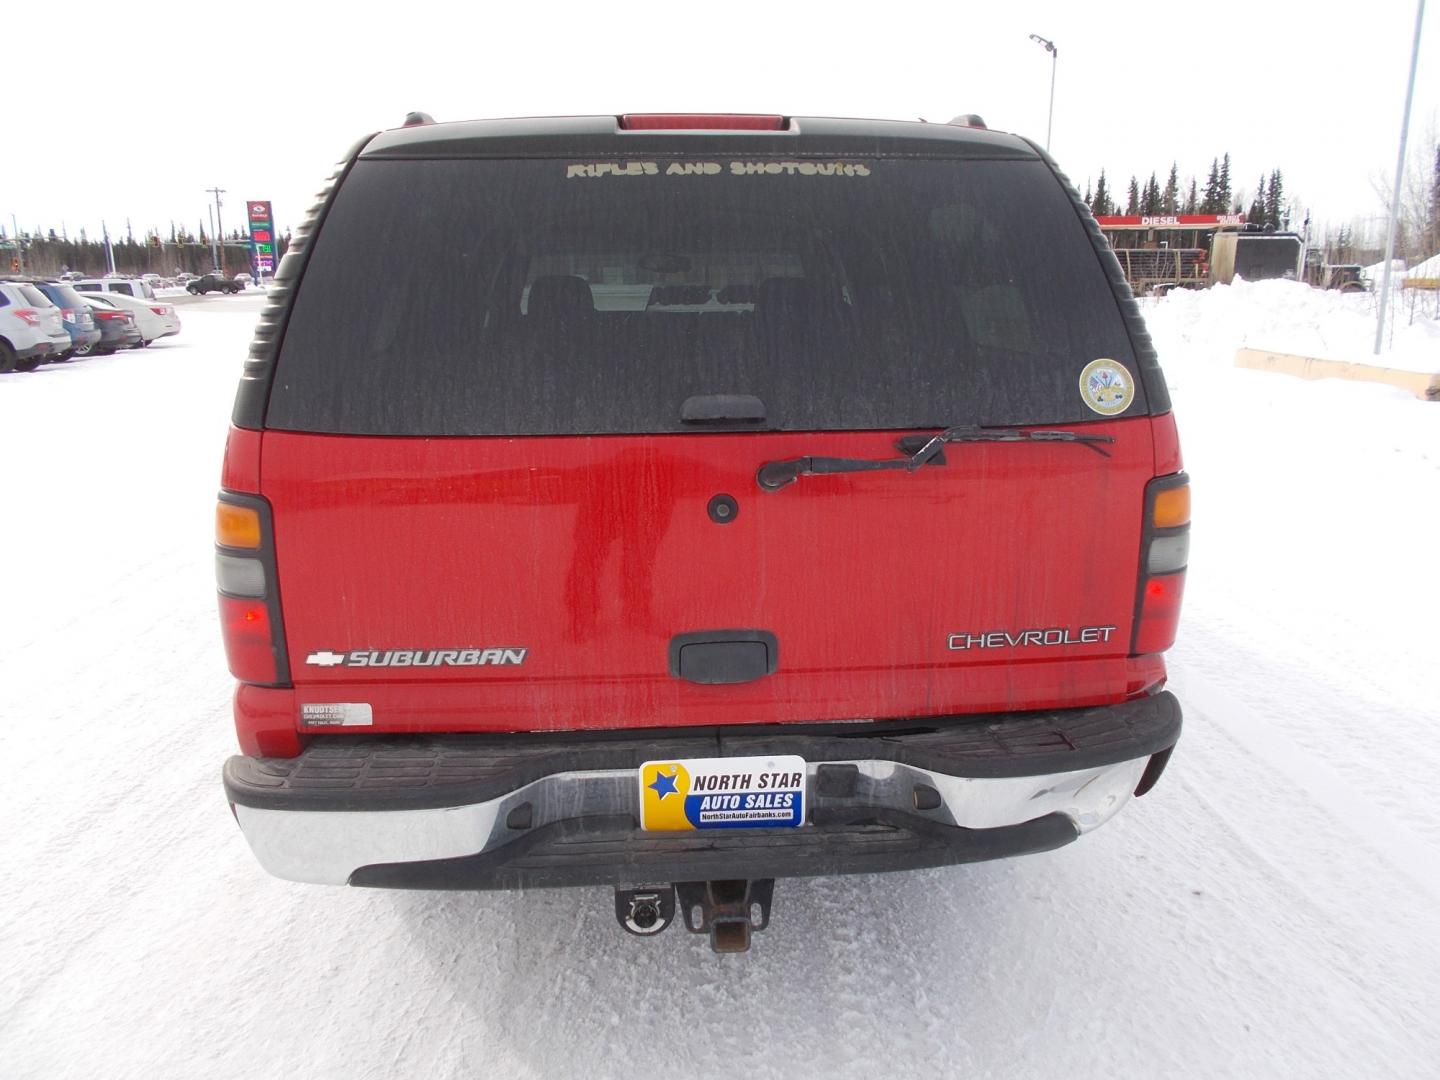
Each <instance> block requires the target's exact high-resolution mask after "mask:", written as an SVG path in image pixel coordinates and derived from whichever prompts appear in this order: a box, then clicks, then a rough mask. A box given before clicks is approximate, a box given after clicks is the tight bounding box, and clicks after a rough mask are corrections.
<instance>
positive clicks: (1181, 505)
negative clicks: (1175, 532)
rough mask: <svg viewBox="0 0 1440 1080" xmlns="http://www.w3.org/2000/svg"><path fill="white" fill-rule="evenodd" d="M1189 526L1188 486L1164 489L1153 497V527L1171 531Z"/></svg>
mask: <svg viewBox="0 0 1440 1080" xmlns="http://www.w3.org/2000/svg"><path fill="white" fill-rule="evenodd" d="M1188 524H1190V485H1189V484H1186V485H1185V486H1184V487H1173V488H1166V489H1165V490H1164V491H1161V492H1158V493H1157V494H1156V495H1155V527H1156V528H1157V529H1173V528H1175V527H1176V526H1178V525H1188Z"/></svg>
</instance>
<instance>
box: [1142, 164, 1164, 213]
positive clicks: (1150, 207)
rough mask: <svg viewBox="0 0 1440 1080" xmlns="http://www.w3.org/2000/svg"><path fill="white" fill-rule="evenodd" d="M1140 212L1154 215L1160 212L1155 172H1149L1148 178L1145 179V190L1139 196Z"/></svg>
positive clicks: (1158, 186)
mask: <svg viewBox="0 0 1440 1080" xmlns="http://www.w3.org/2000/svg"><path fill="white" fill-rule="evenodd" d="M1140 213H1142V214H1146V215H1154V214H1158V213H1160V184H1159V182H1158V181H1157V180H1156V179H1155V174H1154V173H1153V172H1152V173H1151V174H1150V179H1149V180H1147V181H1145V191H1144V193H1143V194H1141V196H1140Z"/></svg>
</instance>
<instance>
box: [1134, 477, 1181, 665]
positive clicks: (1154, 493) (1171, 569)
mask: <svg viewBox="0 0 1440 1080" xmlns="http://www.w3.org/2000/svg"><path fill="white" fill-rule="evenodd" d="M1189 563H1190V478H1189V477H1188V476H1186V475H1185V474H1184V473H1183V472H1182V473H1175V474H1174V475H1173V476H1160V477H1156V478H1155V479H1154V480H1152V481H1150V483H1149V484H1148V485H1147V486H1146V488H1145V529H1144V534H1143V539H1142V541H1141V544H1140V586H1139V595H1138V596H1137V597H1136V598H1135V634H1134V637H1133V638H1132V640H1131V644H1130V652H1131V653H1132V654H1134V655H1137V656H1138V655H1143V654H1146V653H1158V652H1164V651H1165V650H1166V649H1168V648H1170V646H1171V645H1173V644H1175V631H1176V628H1177V627H1178V626H1179V623H1180V601H1181V599H1182V598H1183V597H1184V595H1185V568H1186V566H1188V565H1189Z"/></svg>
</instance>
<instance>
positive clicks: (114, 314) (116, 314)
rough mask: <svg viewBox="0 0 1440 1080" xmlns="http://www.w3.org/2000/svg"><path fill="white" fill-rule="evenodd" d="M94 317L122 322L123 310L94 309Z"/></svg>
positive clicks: (123, 319)
mask: <svg viewBox="0 0 1440 1080" xmlns="http://www.w3.org/2000/svg"><path fill="white" fill-rule="evenodd" d="M95 318H97V319H102V320H104V321H105V322H114V321H115V320H117V319H118V320H120V321H121V322H124V321H125V313H124V312H123V311H96V312H95Z"/></svg>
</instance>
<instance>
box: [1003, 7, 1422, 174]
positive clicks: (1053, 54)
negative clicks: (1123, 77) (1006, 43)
mask: <svg viewBox="0 0 1440 1080" xmlns="http://www.w3.org/2000/svg"><path fill="white" fill-rule="evenodd" d="M1420 2H1421V3H1424V2H1425V0H1420ZM1030 40H1031V41H1033V42H1035V43H1036V44H1037V45H1040V46H1042V47H1043V48H1044V49H1045V51H1046V52H1048V53H1049V54H1050V113H1049V116H1048V117H1047V118H1046V120H1045V152H1046V153H1047V154H1048V153H1049V152H1050V132H1051V131H1052V130H1053V129H1054V127H1055V66H1056V64H1058V63H1059V61H1060V50H1059V49H1057V48H1056V47H1055V43H1054V42H1053V41H1050V40H1049V39H1048V38H1043V37H1041V36H1040V35H1039V34H1031V35H1030Z"/></svg>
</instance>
